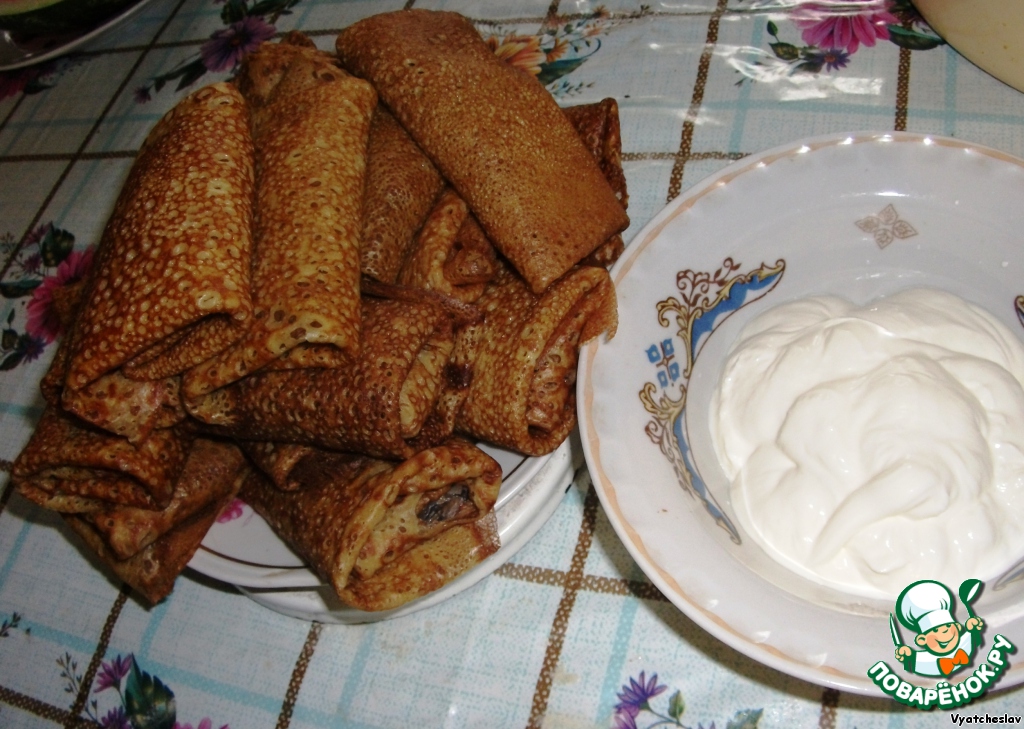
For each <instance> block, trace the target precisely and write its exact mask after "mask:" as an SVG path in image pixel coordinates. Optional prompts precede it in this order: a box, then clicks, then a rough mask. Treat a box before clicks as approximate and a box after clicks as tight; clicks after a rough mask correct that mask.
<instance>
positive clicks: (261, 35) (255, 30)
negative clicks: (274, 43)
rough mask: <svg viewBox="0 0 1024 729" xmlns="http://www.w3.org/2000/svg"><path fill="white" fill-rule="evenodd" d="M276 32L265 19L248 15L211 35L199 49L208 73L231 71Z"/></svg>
mask: <svg viewBox="0 0 1024 729" xmlns="http://www.w3.org/2000/svg"><path fill="white" fill-rule="evenodd" d="M276 32H277V30H276V29H275V28H274V26H272V25H269V24H268V23H266V22H265V21H264V20H263V18H260V17H258V16H255V15H247V16H246V17H244V18H242V19H241V20H239V21H236V22H234V23H232V24H231V25H229V26H228V27H227V28H223V29H222V30H218V31H216V32H215V33H214V34H213V35H211V36H210V40H208V41H206V42H205V43H203V45H202V47H201V48H200V49H199V55H200V56H202V59H203V65H204V66H206V69H207V70H208V71H230V70H231V69H233V68H234V67H235V66H236V65H238V62H239V61H241V60H242V59H243V58H244V57H245V56H246V55H247V54H249V53H251V52H252V51H254V50H256V49H257V48H259V45H260V44H261V43H262V42H263V41H266V40H270V39H271V38H273V37H274V33H276Z"/></svg>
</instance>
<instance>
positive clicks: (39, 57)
mask: <svg viewBox="0 0 1024 729" xmlns="http://www.w3.org/2000/svg"><path fill="white" fill-rule="evenodd" d="M150 2H151V0H137V2H134V3H132V4H131V5H129V6H128V7H127V8H125V9H124V10H122V11H121V12H119V13H116V14H115V15H113V16H111V17H110V18H108V19H107V20H105V21H103V22H101V23H100V24H99V25H97V26H95V27H93V28H92V29H90V30H87V31H85V32H84V33H82V34H81V35H76V36H72V37H70V38H68V40H67V41H66V42H64V43H61V44H60V45H59V46H56V47H54V48H50V49H48V50H46V51H43V52H41V53H27V54H25V55H24V56H22V58H21V60H18V61H12V62H11V63H5V64H0V71H14V70H17V69H19V68H26V67H28V66H34V65H36V64H37V63H42V62H44V61H49V60H52V59H54V58H57V57H58V56H63V55H64V54H66V53H70V52H71V51H73V50H74V49H76V48H78V47H79V46H82V45H84V44H86V43H88V42H89V41H91V40H93V39H95V38H97V37H99V36H101V35H103V34H104V33H106V32H107V31H108V30H110V29H111V28H113V27H114V26H115V25H118V24H120V23H121V22H123V21H125V20H127V19H128V18H130V17H131V16H132V15H134V14H135V13H136V12H138V11H139V10H141V9H142V7H143V6H145V5H148V4H149V3H150ZM7 37H8V36H7V33H6V32H4V31H0V42H8V43H9V41H7ZM10 45H11V46H12V47H14V48H17V47H18V46H17V45H16V44H13V43H11V44H10Z"/></svg>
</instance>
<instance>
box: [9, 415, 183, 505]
mask: <svg viewBox="0 0 1024 729" xmlns="http://www.w3.org/2000/svg"><path fill="white" fill-rule="evenodd" d="M190 443H191V436H190V435H189V434H188V433H187V432H185V431H184V430H183V428H182V427H181V426H179V427H175V428H163V429H160V430H155V431H154V432H153V433H152V434H151V435H150V436H148V437H147V438H146V439H145V440H144V441H142V442H141V443H139V444H138V445H132V444H131V443H129V442H128V441H127V440H126V439H124V438H121V437H119V436H116V435H112V434H111V433H108V432H107V431H105V430H101V429H99V428H96V427H95V426H92V425H90V424H88V423H85V422H83V421H81V420H79V419H78V418H76V417H75V416H73V415H71V414H70V413H67V412H64V411H62V410H61V409H60V408H56V407H53V406H49V407H47V408H46V409H45V410H44V411H43V415H42V417H41V418H40V420H39V424H38V425H37V426H36V429H35V431H34V432H33V434H32V437H31V439H29V442H28V444H27V445H26V446H25V448H24V449H23V450H22V452H21V453H20V454H19V455H18V458H17V459H16V460H15V461H14V466H13V467H12V469H11V478H12V479H13V481H14V483H15V485H16V486H17V487H18V490H19V492H20V493H21V494H22V495H23V496H24V497H25V498H27V499H29V500H31V501H34V502H36V503H37V504H40V505H42V506H45V507H47V508H50V509H54V510H56V511H64V512H72V513H84V512H90V511H98V510H100V509H103V508H106V507H109V506H112V505H120V506H133V507H138V508H143V509H163V508H165V507H166V506H167V505H168V504H169V503H170V501H171V496H172V494H173V492H174V484H175V482H176V480H177V478H178V474H179V473H180V472H181V469H182V467H183V466H184V464H185V459H186V457H187V454H188V448H189V445H190Z"/></svg>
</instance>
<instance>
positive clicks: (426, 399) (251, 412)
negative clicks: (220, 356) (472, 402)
mask: <svg viewBox="0 0 1024 729" xmlns="http://www.w3.org/2000/svg"><path fill="white" fill-rule="evenodd" d="M362 318H363V327H362V343H361V347H360V354H359V356H358V357H357V358H356V359H355V360H354V361H353V362H352V363H351V364H349V365H346V366H343V367H334V368H326V369H324V368H318V369H285V370H272V371H266V372H257V373H255V374H252V375H250V376H248V377H246V378H244V379H242V380H240V381H238V382H236V383H234V384H232V385H230V386H228V387H225V388H222V389H220V390H218V391H217V392H214V393H212V394H211V395H208V396H206V397H205V398H201V399H198V400H196V401H195V403H194V404H192V405H190V408H191V410H190V412H191V413H192V414H193V415H194V416H195V417H196V418H197V419H198V420H200V421H201V422H203V423H207V424H208V425H209V426H212V427H210V428H209V430H210V432H213V433H217V434H221V435H227V436H231V437H234V438H240V439H245V440H260V441H276V442H283V443H305V444H307V445H315V446H318V447H321V448H327V449H331V450H338V451H353V452H359V453H367V454H369V455H373V456H377V457H381V458H388V457H391V458H405V457H407V456H409V455H411V454H412V453H414V452H415V451H417V450H419V449H422V448H425V447H429V446H431V445H436V444H437V443H440V442H442V441H443V440H445V439H446V438H447V437H448V436H449V435H450V434H451V430H450V429H449V430H447V431H446V432H441V431H440V430H439V429H438V428H437V427H435V426H434V424H433V423H434V421H435V420H436V414H435V413H434V411H435V407H436V405H437V402H438V396H439V394H440V391H441V388H442V384H441V383H442V381H443V377H444V370H445V367H446V365H447V363H448V358H449V355H450V353H451V350H452V347H453V342H454V334H453V331H452V321H451V317H450V316H449V314H448V313H447V312H446V311H445V310H444V308H442V307H441V306H439V305H437V304H434V303H431V302H429V301H395V300H387V299H370V298H367V299H364V300H363V305H362ZM446 422H447V420H446Z"/></svg>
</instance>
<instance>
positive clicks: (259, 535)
mask: <svg viewBox="0 0 1024 729" xmlns="http://www.w3.org/2000/svg"><path fill="white" fill-rule="evenodd" d="M574 440H576V436H575V435H574V436H573V437H572V438H570V439H568V440H566V442H565V443H563V444H562V445H561V447H559V448H558V449H557V450H556V451H555V452H554V453H551V454H550V455H547V456H544V457H541V458H525V457H523V456H521V455H519V454H516V453H512V452H510V451H506V450H503V449H500V448H495V447H492V446H487V445H481V446H480V447H481V449H482V450H484V451H486V452H487V453H489V454H490V455H491V456H493V457H494V458H495V460H497V461H498V463H500V464H501V468H502V474H503V479H502V483H501V491H500V492H499V493H498V501H497V502H496V504H495V507H494V508H495V515H496V517H497V520H498V535H499V537H500V538H501V548H500V549H499V550H498V551H497V552H496V553H495V554H493V555H491V556H490V557H489V558H487V559H486V560H484V561H483V562H482V563H480V564H479V565H477V566H476V567H474V568H473V569H471V570H469V571H468V572H467V573H465V574H463V575H461V576H460V577H458V578H457V579H455V580H453V581H452V582H450V583H448V584H447V585H445V586H444V587H443V588H441V589H440V590H437V591H436V592H433V593H431V594H429V595H426V596H424V597H422V598H420V599H419V600H416V601H414V602H412V603H409V604H408V605H403V606H402V607H399V608H396V609H394V610H387V611H381V612H373V613H370V612H364V611H361V610H356V609H353V608H350V607H347V606H345V605H343V604H342V603H341V602H339V601H338V599H337V597H336V596H335V595H334V594H333V591H332V590H331V588H330V587H328V586H325V585H324V584H323V581H322V580H321V579H320V578H318V577H317V576H316V575H315V574H313V572H311V571H310V570H309V569H308V568H307V567H306V565H305V564H304V563H303V561H302V559H301V558H300V557H298V556H296V554H295V553H294V552H292V551H291V549H289V548H288V546H287V545H285V544H284V542H282V541H281V540H280V539H279V538H278V537H277V535H276V534H274V532H273V531H272V530H271V529H270V527H269V526H267V523H266V522H265V521H263V519H262V518H261V517H260V516H259V515H258V514H256V513H255V512H253V511H252V509H251V508H250V507H249V506H243V507H242V514H241V516H239V517H237V518H234V519H232V520H230V521H227V522H223V523H216V524H214V526H213V528H212V529H210V531H209V532H208V533H207V535H206V538H205V539H204V540H203V543H202V545H201V546H200V548H199V550H198V551H197V552H196V554H195V556H193V558H192V561H191V562H189V567H191V568H192V569H194V570H196V571H197V572H200V573H202V574H204V575H206V576H207V577H212V578H214V579H216V580H220V581H222V582H227V583H228V584H231V585H234V586H236V587H237V588H238V589H239V591H240V592H242V593H243V594H245V595H247V596H248V597H250V598H252V599H253V600H255V601H256V602H258V603H259V604H261V605H263V606H265V607H268V608H270V609H272V610H276V611H277V612H280V613H284V614H285V615H291V616H292V617H296V618H301V619H303V620H318V621H320V622H325V623H365V622H371V621H376V620H384V619H386V618H393V617H398V616H400V615H405V614H408V613H410V612H414V611H416V610H422V609H423V608H426V607H430V606H432V605H436V604H437V603H439V602H441V601H443V600H446V599H448V598H450V597H452V596H453V595H455V594H457V593H459V592H462V591H463V590H465V589H466V588H468V587H470V586H472V585H474V584H476V583H477V582H479V581H480V580H481V579H483V578H484V577H486V576H487V575H489V574H491V573H492V572H493V571H494V570H496V569H497V568H498V567H500V566H501V565H502V564H504V563H505V562H507V561H508V560H509V559H510V558H511V557H512V555H514V554H515V553H516V552H517V551H519V549H520V548H522V546H523V545H524V544H525V543H526V542H527V541H528V540H529V539H530V537H532V536H533V535H534V534H535V533H536V532H537V530H538V529H540V527H541V526H542V525H543V524H544V523H545V522H546V521H547V520H548V518H550V516H551V514H552V513H554V511H555V508H556V507H557V506H558V504H559V502H560V501H561V500H562V496H563V495H564V494H565V491H566V489H567V488H568V486H569V484H570V483H571V481H572V477H573V472H574V470H575V466H576V465H579V463H581V462H582V454H581V451H580V447H579V444H578V441H576V445H575V446H574V445H573V441H574Z"/></svg>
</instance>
